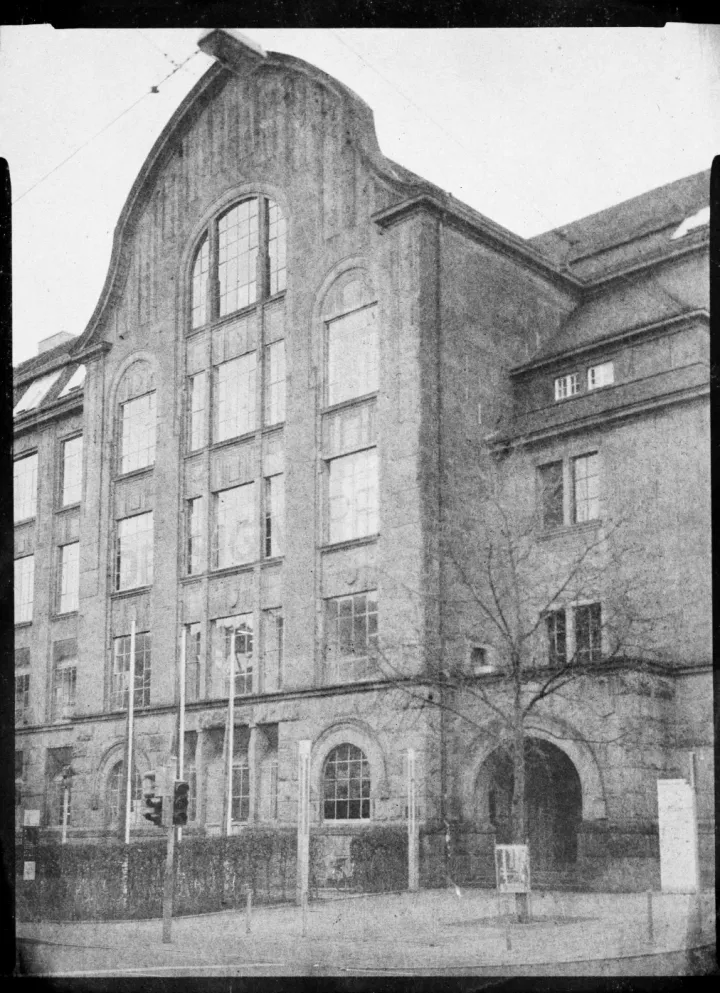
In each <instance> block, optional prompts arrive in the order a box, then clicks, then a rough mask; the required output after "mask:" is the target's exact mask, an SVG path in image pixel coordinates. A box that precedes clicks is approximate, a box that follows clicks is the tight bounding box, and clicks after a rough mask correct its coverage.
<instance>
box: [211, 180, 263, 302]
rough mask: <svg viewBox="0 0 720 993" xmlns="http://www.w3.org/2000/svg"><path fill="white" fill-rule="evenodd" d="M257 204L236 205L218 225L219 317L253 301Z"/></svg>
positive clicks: (256, 243) (255, 273)
mask: <svg viewBox="0 0 720 993" xmlns="http://www.w3.org/2000/svg"><path fill="white" fill-rule="evenodd" d="M257 253H258V202H257V200H256V199H253V200H245V201H244V203H239V204H238V205H237V206H236V207H233V209H232V210H229V211H228V212H227V214H224V215H223V216H222V217H221V218H220V220H219V222H218V279H219V282H220V316H223V315H224V314H231V313H232V312H233V311H234V310H239V309H240V308H241V307H247V306H248V304H251V303H254V302H255V300H256V299H257V282H256V280H257Z"/></svg>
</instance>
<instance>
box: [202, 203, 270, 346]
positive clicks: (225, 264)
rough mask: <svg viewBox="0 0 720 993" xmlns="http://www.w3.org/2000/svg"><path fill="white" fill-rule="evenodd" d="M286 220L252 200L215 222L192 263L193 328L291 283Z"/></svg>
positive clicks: (224, 214)
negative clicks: (287, 261)
mask: <svg viewBox="0 0 720 993" xmlns="http://www.w3.org/2000/svg"><path fill="white" fill-rule="evenodd" d="M286 272H287V269H286V222H285V218H284V216H283V214H282V211H281V210H280V208H279V207H278V205H277V204H276V203H275V202H274V201H272V200H270V199H268V198H267V197H247V198H246V199H244V200H241V201H240V202H239V203H236V204H235V205H234V206H232V207H230V208H229V209H228V210H226V211H224V213H222V214H220V216H219V217H217V218H215V219H214V220H213V221H212V222H211V224H210V225H209V227H208V230H207V231H206V232H205V235H204V236H203V238H202V241H201V242H200V244H199V246H198V248H197V251H196V254H195V260H194V262H193V271H192V297H191V306H190V310H191V326H192V327H193V328H199V327H202V326H203V325H204V324H207V322H208V321H211V320H214V319H215V318H217V317H225V316H227V315H228V314H232V313H234V312H235V311H236V310H242V309H243V307H249V306H250V305H251V304H253V303H257V301H258V300H263V299H265V298H266V297H270V296H274V295H275V294H276V293H281V292H282V291H283V290H284V289H285V285H286Z"/></svg>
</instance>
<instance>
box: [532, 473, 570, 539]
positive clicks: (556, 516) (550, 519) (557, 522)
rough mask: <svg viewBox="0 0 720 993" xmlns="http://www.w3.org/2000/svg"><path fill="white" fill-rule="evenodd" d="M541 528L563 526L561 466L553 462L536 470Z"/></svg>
mask: <svg viewBox="0 0 720 993" xmlns="http://www.w3.org/2000/svg"><path fill="white" fill-rule="evenodd" d="M538 478H539V481H540V499H541V510H542V523H543V527H546V528H548V527H559V526H561V525H562V524H563V521H564V517H563V466H562V462H553V463H552V464H550V465H544V466H541V467H540V468H539V470H538Z"/></svg>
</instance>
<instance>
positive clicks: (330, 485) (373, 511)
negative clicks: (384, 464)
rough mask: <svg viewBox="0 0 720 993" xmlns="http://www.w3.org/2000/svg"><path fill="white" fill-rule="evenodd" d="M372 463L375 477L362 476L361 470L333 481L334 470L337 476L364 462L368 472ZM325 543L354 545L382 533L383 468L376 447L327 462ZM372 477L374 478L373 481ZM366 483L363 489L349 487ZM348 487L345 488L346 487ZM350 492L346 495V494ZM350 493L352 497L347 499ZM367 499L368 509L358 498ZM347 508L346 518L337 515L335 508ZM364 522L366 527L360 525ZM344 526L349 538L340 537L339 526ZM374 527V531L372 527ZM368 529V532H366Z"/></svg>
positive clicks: (345, 536) (359, 450)
mask: <svg viewBox="0 0 720 993" xmlns="http://www.w3.org/2000/svg"><path fill="white" fill-rule="evenodd" d="M370 459H372V461H373V467H372V469H373V471H372V473H369V472H367V471H366V472H365V474H364V475H363V473H361V472H360V471H359V470H357V471H351V472H350V473H346V475H345V476H344V477H343V478H341V477H340V475H339V474H338V475H336V476H335V479H334V480H333V470H335V471H336V473H337V472H338V470H339V469H340V468H341V467H343V468H344V467H353V466H355V465H359V464H360V463H361V461H364V462H365V470H367V468H368V461H369V460H370ZM325 463H326V473H325V474H326V507H327V515H326V520H327V524H326V536H327V537H326V541H327V544H329V545H336V544H341V543H342V542H345V541H354V540H355V539H357V538H370V537H373V536H375V535H378V534H379V533H380V464H379V457H378V450H377V446H376V445H372V446H368V447H367V448H360V449H357V450H356V451H352V452H343V453H342V454H341V455H336V456H333V457H332V458H329V459H326V460H325ZM371 477H372V478H371ZM358 478H361V479H364V486H361V487H357V486H355V485H352V486H350V483H352V482H353V480H357V479H358ZM343 483H345V487H343V485H342V484H343ZM346 488H347V491H346ZM348 492H349V494H350V496H348ZM361 495H364V496H365V497H366V498H367V499H366V506H364V507H363V506H361V505H360V504H359V498H360V497H361ZM343 503H344V504H345V513H344V515H343V516H340V515H339V514H336V513H334V510H335V508H336V507H338V506H341V505H342V504H343ZM363 520H364V522H365V523H364V524H361V523H360V522H361V521H363ZM343 521H344V522H345V524H344V530H347V531H348V532H349V533H347V534H338V532H337V528H338V527H339V526H340V524H339V522H343ZM373 525H374V527H373ZM363 528H365V530H363Z"/></svg>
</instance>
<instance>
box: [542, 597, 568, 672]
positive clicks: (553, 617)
mask: <svg viewBox="0 0 720 993" xmlns="http://www.w3.org/2000/svg"><path fill="white" fill-rule="evenodd" d="M545 630H546V631H547V640H548V664H549V665H551V666H553V667H555V668H562V667H563V666H564V665H565V664H566V662H567V638H566V627H565V611H564V610H553V611H552V613H549V614H548V615H547V616H546V618H545Z"/></svg>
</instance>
